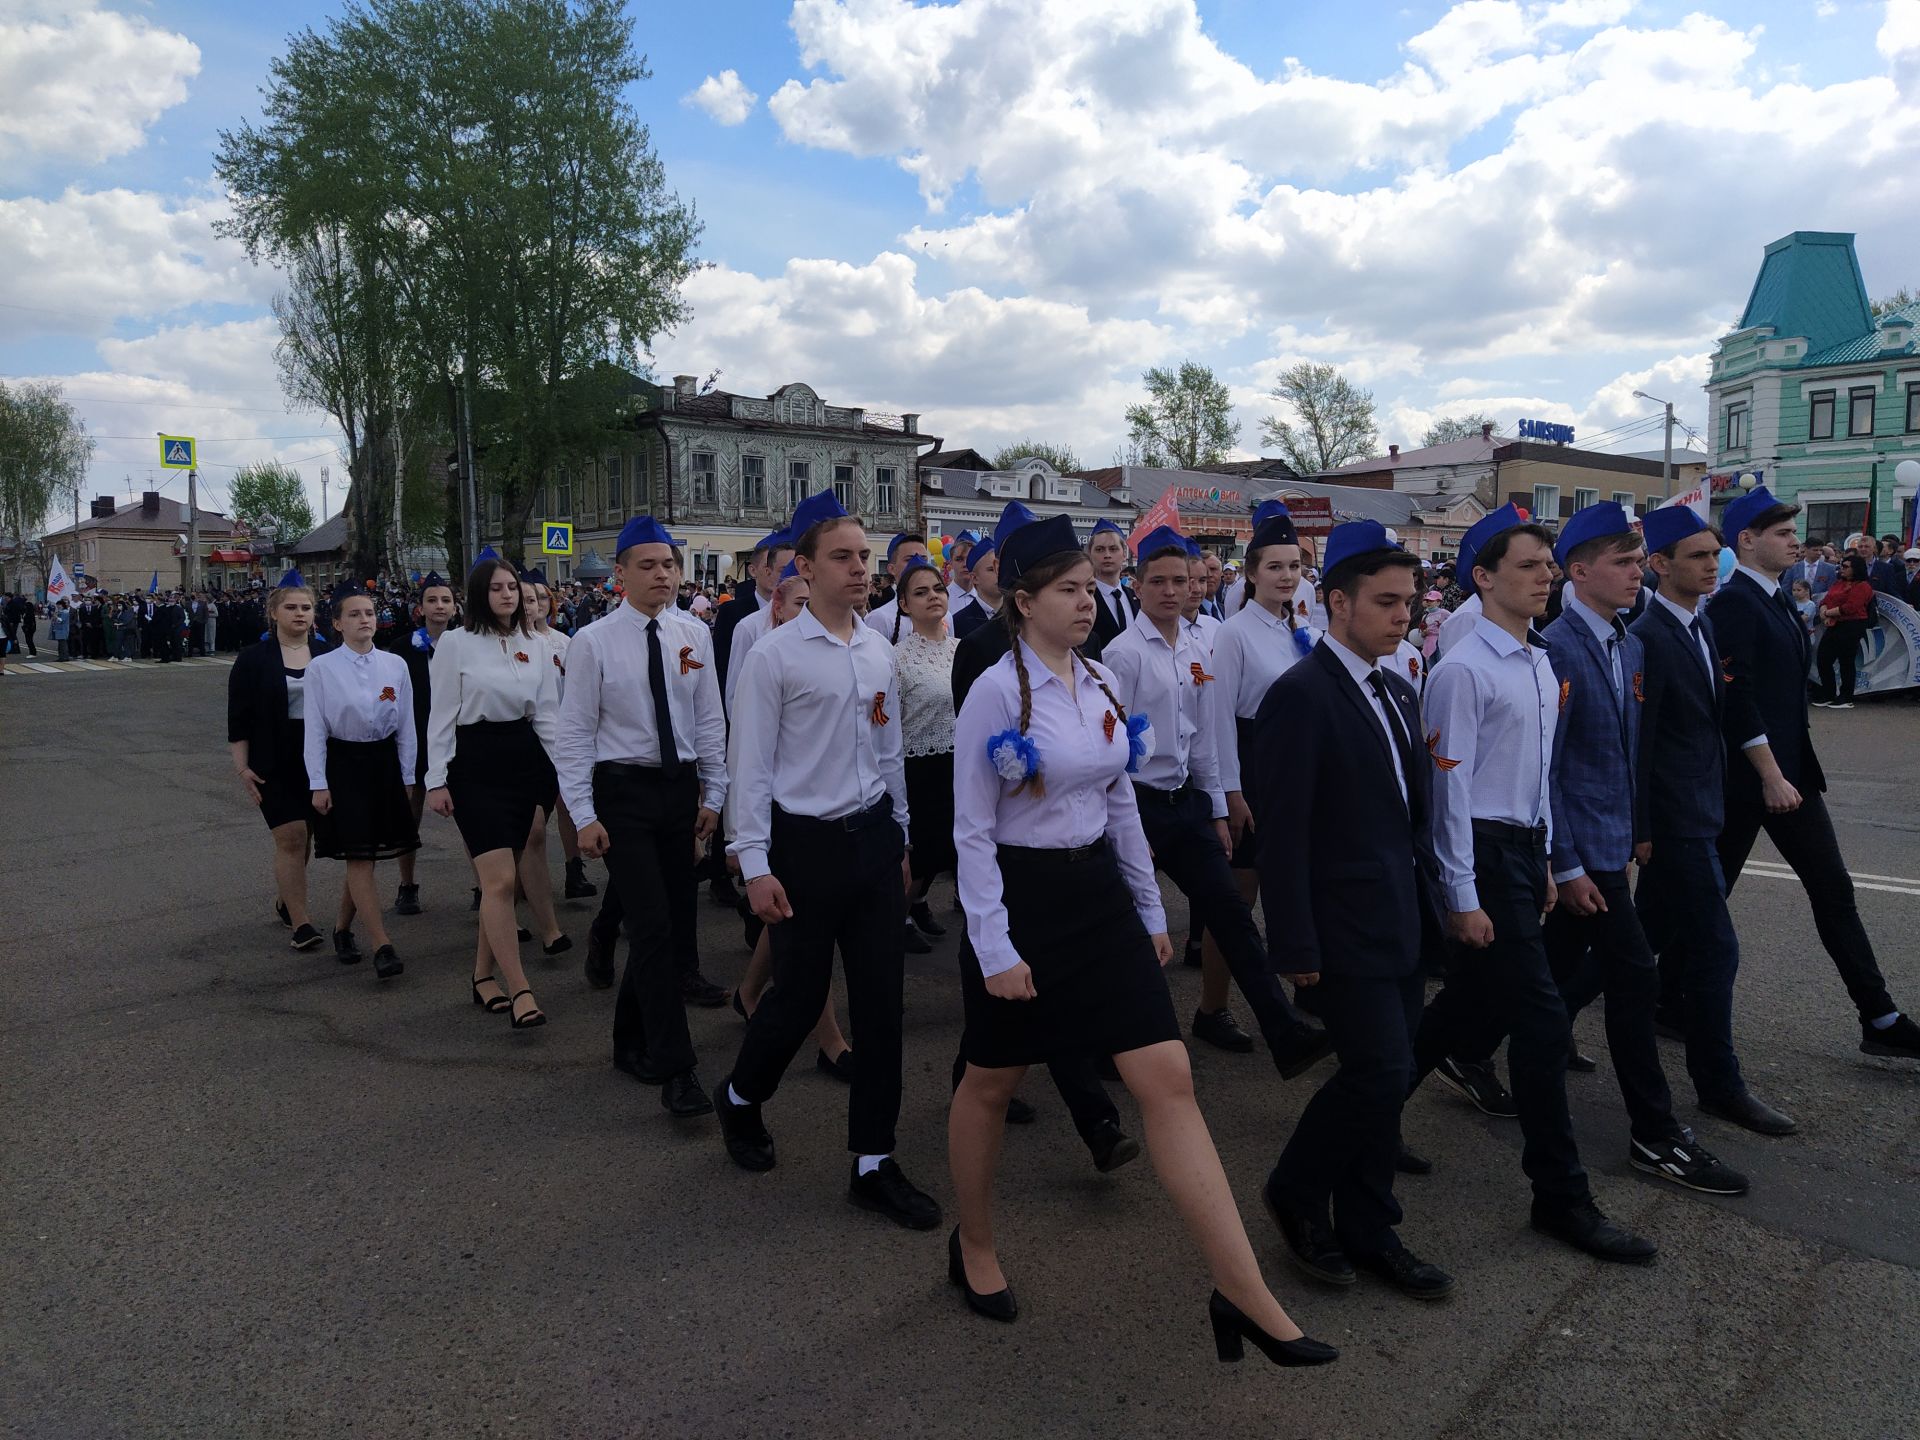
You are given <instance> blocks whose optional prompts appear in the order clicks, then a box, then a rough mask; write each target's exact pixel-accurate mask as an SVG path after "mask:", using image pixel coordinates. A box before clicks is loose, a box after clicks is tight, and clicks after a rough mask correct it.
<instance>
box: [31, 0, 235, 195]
mask: <svg viewBox="0 0 1920 1440" xmlns="http://www.w3.org/2000/svg"><path fill="white" fill-rule="evenodd" d="M5 9H6V11H7V13H6V14H4V15H0V167H5V168H6V169H7V170H9V171H11V172H13V173H15V174H18V173H20V172H22V171H25V170H28V169H37V168H39V167H42V166H48V165H55V164H69V163H79V164H83V165H90V164H97V163H98V162H100V161H102V160H107V159H110V158H112V157H113V156H115V155H124V154H125V153H127V152H128V151H130V150H134V149H137V148H138V147H139V146H140V144H141V142H142V141H143V140H144V139H145V138H146V130H147V127H148V126H149V125H151V124H153V122H154V121H155V120H157V119H159V118H160V116H161V115H162V114H163V113H165V112H166V111H167V110H168V109H169V108H171V107H172V106H175V105H178V104H179V103H180V102H181V101H182V100H184V99H186V98H187V81H188V80H190V79H192V78H193V77H194V76H195V75H197V74H199V73H200V51H199V48H198V47H197V46H196V45H194V44H193V42H192V41H190V40H188V39H187V38H186V36H184V35H179V34H176V33H174V32H172V31H170V30H165V29H162V28H160V27H159V26H156V25H154V24H152V23H151V22H149V21H148V20H147V19H146V18H145V17H143V16H139V15H124V14H121V13H120V12H118V11H115V10H102V9H100V8H99V6H98V4H97V3H96V0H10V3H9V4H8V5H7V6H6V7H5Z"/></svg>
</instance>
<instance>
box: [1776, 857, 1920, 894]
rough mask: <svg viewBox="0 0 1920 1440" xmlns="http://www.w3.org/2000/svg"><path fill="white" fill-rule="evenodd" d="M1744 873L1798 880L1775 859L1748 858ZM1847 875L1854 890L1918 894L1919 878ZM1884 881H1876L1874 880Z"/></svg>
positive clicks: (1919, 890) (1852, 872) (1850, 871)
mask: <svg viewBox="0 0 1920 1440" xmlns="http://www.w3.org/2000/svg"><path fill="white" fill-rule="evenodd" d="M1744 873H1746V874H1750V875H1758V876H1760V877H1761V878H1762V879H1763V880H1796V881H1797V880H1798V879H1799V878H1800V877H1799V876H1798V875H1795V874H1794V873H1793V871H1792V869H1790V868H1789V867H1788V866H1786V865H1783V864H1781V863H1780V862H1779V861H1777V860H1749V861H1748V862H1747V864H1746V870H1745V872H1744ZM1847 877H1848V878H1849V879H1850V880H1852V881H1853V888H1854V889H1856V890H1872V891H1876V892H1878V893H1880V894H1883V895H1920V880H1909V879H1906V878H1905V877H1904V876H1899V875H1865V874H1862V873H1860V872H1859V871H1857V870H1849V871H1848V872H1847ZM1876 881H1878V882H1885V883H1878V884H1876V883H1875V882H1876Z"/></svg>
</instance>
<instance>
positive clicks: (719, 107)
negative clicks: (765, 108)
mask: <svg viewBox="0 0 1920 1440" xmlns="http://www.w3.org/2000/svg"><path fill="white" fill-rule="evenodd" d="M682 100H683V103H685V104H688V105H692V106H694V107H696V108H698V109H701V110H704V111H706V112H707V114H708V115H710V116H711V117H712V118H713V119H715V120H717V121H718V122H719V123H720V124H722V125H738V124H740V123H741V121H743V120H745V119H746V118H747V116H749V115H751V114H752V113H753V107H754V106H755V105H756V104H758V103H759V100H760V97H759V96H758V95H756V94H754V93H753V91H751V90H749V89H748V88H747V87H746V85H745V84H744V83H742V81H741V79H740V72H739V71H737V70H722V71H721V72H720V73H719V74H718V75H709V76H707V78H706V79H704V80H702V81H701V82H700V83H699V84H698V85H696V86H695V87H694V88H693V89H692V90H690V91H688V92H687V94H686V95H685V96H683V97H682Z"/></svg>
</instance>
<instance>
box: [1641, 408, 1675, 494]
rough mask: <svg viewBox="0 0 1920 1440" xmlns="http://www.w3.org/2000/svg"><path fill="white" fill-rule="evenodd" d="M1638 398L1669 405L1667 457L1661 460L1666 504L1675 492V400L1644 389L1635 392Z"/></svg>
mask: <svg viewBox="0 0 1920 1440" xmlns="http://www.w3.org/2000/svg"><path fill="white" fill-rule="evenodd" d="M1633 398H1634V399H1636V400H1651V401H1652V402H1653V403H1654V404H1656V405H1664V406H1666V407H1667V445H1666V457H1665V458H1664V459H1663V460H1662V461H1661V462H1660V499H1661V502H1662V503H1663V504H1664V503H1665V502H1666V500H1667V499H1668V498H1669V497H1671V496H1672V494H1673V402H1672V401H1671V400H1662V399H1661V398H1660V397H1659V396H1657V395H1649V394H1647V392H1646V391H1644V390H1636V391H1634V392H1633Z"/></svg>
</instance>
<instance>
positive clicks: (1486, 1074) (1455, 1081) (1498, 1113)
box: [1433, 1055, 1520, 1120]
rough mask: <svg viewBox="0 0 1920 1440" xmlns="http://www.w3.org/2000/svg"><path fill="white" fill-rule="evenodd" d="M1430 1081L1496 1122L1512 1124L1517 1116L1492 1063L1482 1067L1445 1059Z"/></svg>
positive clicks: (1443, 1058)
mask: <svg viewBox="0 0 1920 1440" xmlns="http://www.w3.org/2000/svg"><path fill="white" fill-rule="evenodd" d="M1433 1078H1434V1079H1436V1080H1438V1081H1439V1082H1440V1083H1441V1084H1443V1085H1445V1086H1447V1087H1448V1088H1449V1089H1450V1090H1453V1091H1454V1092H1456V1093H1457V1094H1460V1095H1464V1096H1465V1097H1466V1098H1467V1099H1468V1100H1470V1101H1472V1102H1473V1106H1474V1108H1475V1109H1476V1110H1478V1111H1479V1112H1480V1113H1481V1114H1482V1115H1491V1116H1493V1117H1494V1119H1496V1120H1511V1119H1513V1118H1514V1117H1515V1116H1517V1115H1518V1114H1519V1113H1520V1107H1519V1106H1517V1105H1515V1104H1514V1103H1513V1096H1511V1095H1510V1094H1508V1093H1507V1087H1506V1086H1504V1085H1502V1084H1501V1083H1500V1076H1499V1075H1498V1074H1497V1073H1495V1071H1494V1068H1493V1062H1492V1061H1491V1060H1489V1061H1486V1062H1485V1063H1481V1062H1478V1061H1472V1060H1456V1059H1454V1058H1453V1057H1452V1056H1451V1055H1447V1056H1444V1057H1442V1059H1441V1061H1440V1063H1439V1064H1438V1065H1436V1066H1434V1067H1433Z"/></svg>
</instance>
